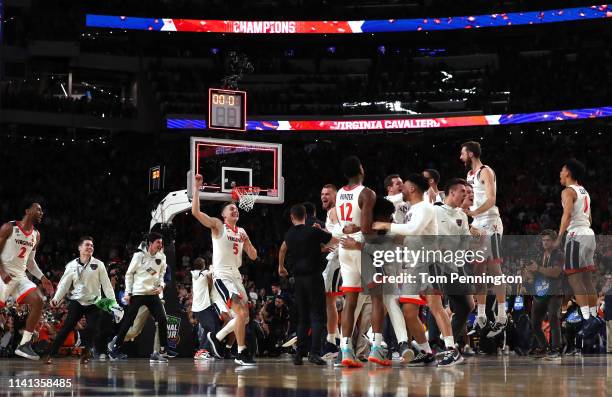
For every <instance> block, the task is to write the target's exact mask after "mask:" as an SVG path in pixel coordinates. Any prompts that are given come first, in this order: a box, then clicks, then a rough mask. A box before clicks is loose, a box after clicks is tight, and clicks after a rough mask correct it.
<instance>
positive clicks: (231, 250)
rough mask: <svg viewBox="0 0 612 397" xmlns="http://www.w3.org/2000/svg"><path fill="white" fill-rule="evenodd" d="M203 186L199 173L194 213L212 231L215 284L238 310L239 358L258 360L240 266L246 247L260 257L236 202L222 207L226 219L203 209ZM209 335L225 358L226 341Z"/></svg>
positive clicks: (245, 362)
mask: <svg viewBox="0 0 612 397" xmlns="http://www.w3.org/2000/svg"><path fill="white" fill-rule="evenodd" d="M200 187H202V175H199V174H198V175H196V176H195V183H194V191H193V201H192V206H191V213H192V214H193V216H194V217H195V218H196V219H197V220H198V221H199V222H200V223H201V224H202V225H204V226H206V227H207V228H209V229H210V231H211V237H212V245H213V263H212V272H213V280H214V285H215V288H216V289H217V291H218V292H219V294H220V295H221V296H222V297H223V300H224V301H225V302H226V305H227V307H228V308H229V309H231V310H232V311H233V312H234V313H235V314H236V325H235V329H234V334H235V335H236V342H237V343H238V357H236V360H235V361H236V363H237V364H240V365H254V364H255V361H254V360H253V358H252V356H251V354H250V353H249V351H248V349H247V347H246V331H245V327H246V325H247V323H248V320H249V309H248V306H247V302H248V295H247V292H246V290H245V288H244V286H243V285H242V275H241V274H240V271H239V270H238V269H239V268H240V266H242V251H243V249H244V251H245V252H246V254H247V256H248V257H249V258H250V259H251V260H255V259H257V250H256V249H255V247H254V246H253V244H251V241H250V239H249V236H248V235H247V233H246V232H245V231H244V229H242V228H239V227H238V226H237V225H236V223H237V222H238V218H239V213H238V207H236V205H235V204H233V203H228V204H225V205H224V206H223V209H222V211H221V216H222V218H223V222H221V220H219V219H218V218H213V217H210V216H208V215H207V214H205V213H204V212H202V211H200V200H199V193H200ZM207 337H208V338H209V341H210V342H211V344H212V347H213V351H214V353H215V355H216V356H217V357H219V358H221V357H222V351H223V348H224V346H223V344H222V343H221V341H219V340H218V339H217V338H216V336H215V335H212V334H210V333H209V334H208V336H207Z"/></svg>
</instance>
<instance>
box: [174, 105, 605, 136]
mask: <svg viewBox="0 0 612 397" xmlns="http://www.w3.org/2000/svg"><path fill="white" fill-rule="evenodd" d="M604 117H612V106H605V107H599V108H585V109H570V110H555V111H549V112H536V113H516V114H494V115H480V116H448V117H432V118H427V117H419V118H417V117H409V118H408V117H406V118H397V117H394V116H390V117H388V118H384V119H380V118H377V119H358V120H347V119H344V120H249V121H248V122H247V128H246V129H247V131H364V130H407V129H429V128H451V127H476V126H493V125H517V124H528V123H542V122H550V121H564V120H568V121H569V120H583V119H596V118H604ZM166 128H168V129H188V130H194V129H195V130H197V129H206V128H207V126H206V120H204V119H177V118H168V119H167V120H166Z"/></svg>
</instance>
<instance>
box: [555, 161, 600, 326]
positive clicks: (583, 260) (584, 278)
mask: <svg viewBox="0 0 612 397" xmlns="http://www.w3.org/2000/svg"><path fill="white" fill-rule="evenodd" d="M585 174H586V169H585V166H584V164H582V163H581V162H579V161H577V160H575V159H571V160H568V161H566V162H565V164H564V165H563V168H562V169H561V173H560V175H559V179H560V182H561V185H563V186H565V189H563V192H561V204H562V205H563V216H562V217H561V225H560V226H559V236H558V237H557V242H556V245H557V246H559V245H560V244H561V241H562V239H563V235H564V234H565V232H566V231H567V239H566V242H565V273H566V274H567V276H568V281H569V284H570V286H571V287H572V290H573V291H574V295H576V302H577V303H578V305H580V311H581V312H582V316H583V317H584V319H585V320H586V321H585V323H584V326H583V329H582V333H583V335H584V336H590V335H591V334H592V333H594V332H595V331H596V330H597V329H598V328H599V327H600V326H601V323H600V321H599V320H598V318H597V293H596V290H595V287H594V284H593V280H592V276H591V274H592V272H595V270H596V269H595V262H594V260H593V255H594V253H595V233H593V229H591V198H590V196H589V193H588V192H587V191H586V189H585V188H584V187H583V186H581V185H580V182H582V180H583V178H584V177H585Z"/></svg>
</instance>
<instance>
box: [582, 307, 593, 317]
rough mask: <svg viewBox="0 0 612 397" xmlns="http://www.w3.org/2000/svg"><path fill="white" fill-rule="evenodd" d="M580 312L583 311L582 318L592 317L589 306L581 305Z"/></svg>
mask: <svg viewBox="0 0 612 397" xmlns="http://www.w3.org/2000/svg"><path fill="white" fill-rule="evenodd" d="M580 312H581V313H582V318H584V319H585V320H588V319H589V318H590V317H591V312H590V311H589V307H588V306H580Z"/></svg>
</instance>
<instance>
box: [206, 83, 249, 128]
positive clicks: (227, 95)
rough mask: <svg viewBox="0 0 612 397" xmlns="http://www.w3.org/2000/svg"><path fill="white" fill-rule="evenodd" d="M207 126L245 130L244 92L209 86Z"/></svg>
mask: <svg viewBox="0 0 612 397" xmlns="http://www.w3.org/2000/svg"><path fill="white" fill-rule="evenodd" d="M208 128H210V129H219V130H233V131H245V130H246V92H244V91H234V90H222V89H217V88H210V89H209V90H208Z"/></svg>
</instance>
